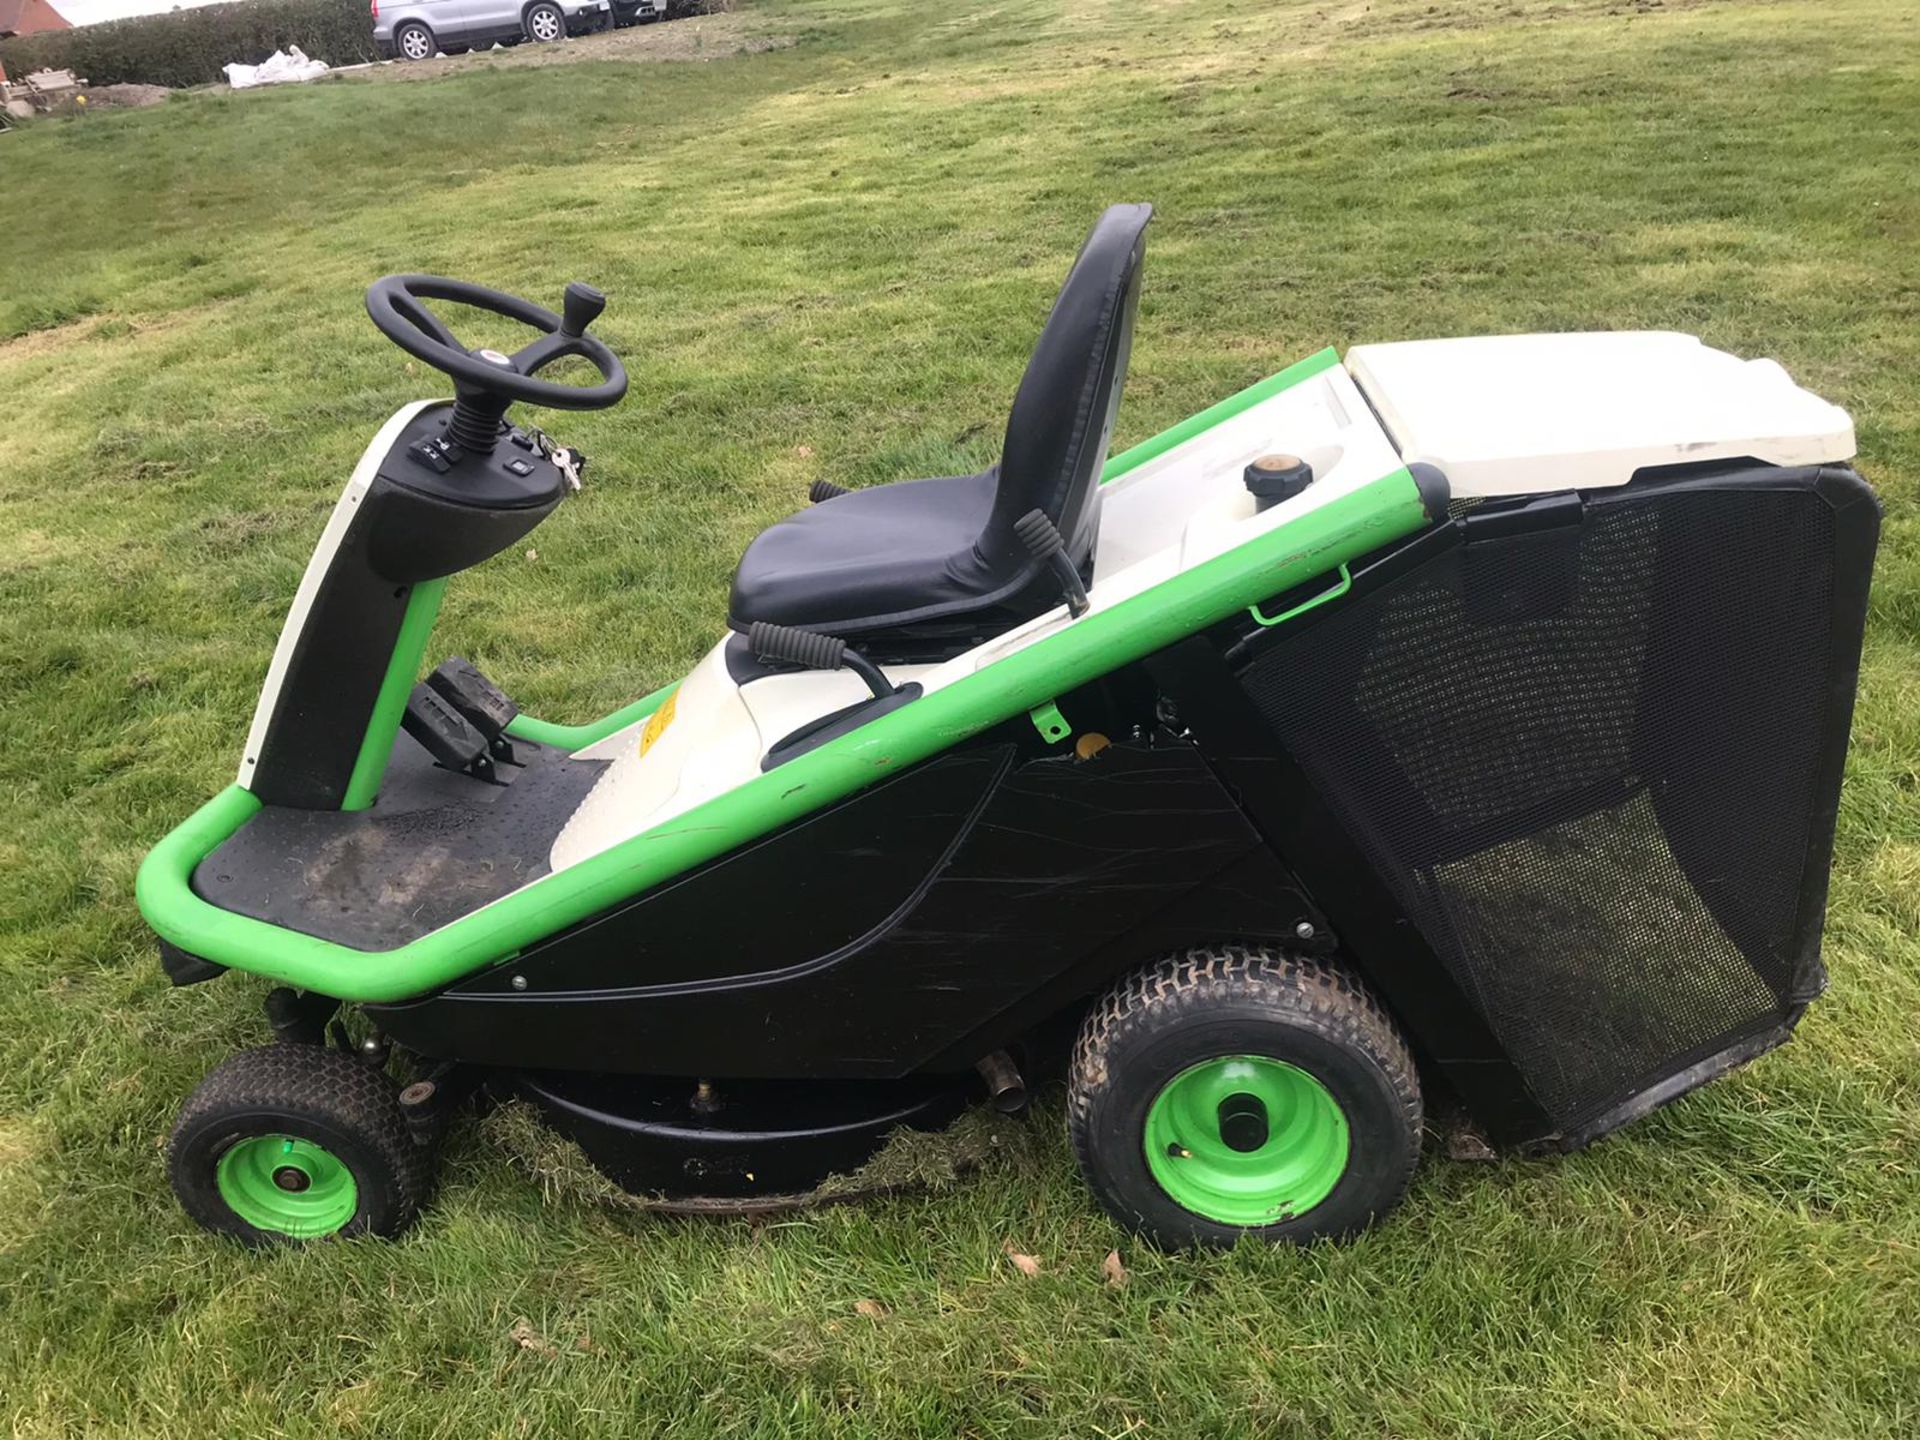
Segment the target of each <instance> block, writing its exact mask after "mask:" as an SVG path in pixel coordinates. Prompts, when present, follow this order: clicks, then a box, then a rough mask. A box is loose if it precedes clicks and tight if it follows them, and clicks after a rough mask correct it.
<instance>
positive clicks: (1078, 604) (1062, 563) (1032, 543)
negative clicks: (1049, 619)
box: [1013, 510, 1091, 620]
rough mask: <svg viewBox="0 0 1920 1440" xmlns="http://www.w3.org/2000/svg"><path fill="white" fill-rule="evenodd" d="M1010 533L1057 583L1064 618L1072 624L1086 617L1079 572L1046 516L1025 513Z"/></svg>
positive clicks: (1085, 604) (1041, 513)
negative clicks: (1063, 597)
mask: <svg viewBox="0 0 1920 1440" xmlns="http://www.w3.org/2000/svg"><path fill="white" fill-rule="evenodd" d="M1013 533H1014V534H1016V535H1018V536H1019V537H1020V543H1021V544H1022V545H1025V546H1026V547H1027V550H1028V552H1029V553H1030V554H1031V555H1032V556H1033V558H1034V559H1036V560H1039V561H1042V562H1044V563H1045V564H1046V567H1047V568H1048V569H1049V570H1051V571H1053V578H1054V579H1056V580H1058V581H1059V582H1060V590H1061V593H1062V594H1063V595H1064V596H1065V597H1066V601H1067V614H1069V615H1071V616H1072V617H1073V618H1074V619H1075V620H1078V619H1079V618H1080V617H1081V616H1082V615H1084V614H1086V613H1087V610H1088V609H1089V608H1090V604H1091V602H1089V601H1088V599H1087V587H1086V586H1085V585H1083V584H1081V583H1080V572H1079V571H1078V570H1076V569H1075V568H1074V565H1073V561H1072V560H1071V559H1069V558H1068V556H1067V542H1066V541H1064V540H1062V539H1061V538H1060V531H1059V529H1058V528H1056V527H1055V525H1054V523H1053V521H1051V520H1049V519H1048V518H1047V512H1046V511H1044V510H1029V511H1028V512H1027V513H1026V514H1024V515H1022V516H1021V517H1020V518H1019V519H1018V520H1016V521H1014V522H1013Z"/></svg>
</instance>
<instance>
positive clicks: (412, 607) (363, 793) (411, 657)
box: [340, 580, 447, 810]
mask: <svg viewBox="0 0 1920 1440" xmlns="http://www.w3.org/2000/svg"><path fill="white" fill-rule="evenodd" d="M446 593H447V582H446V581H445V580H422V581H421V582H420V583H419V584H418V585H415V586H414V587H413V593H412V594H411V595H409V596H407V613H406V614H405V615H403V616H401V617H400V633H399V634H398V635H397V636H395V637H394V641H393V654H392V655H391V656H390V657H389V658H388V660H387V675H386V678H385V679H384V680H382V681H381V682H380V693H379V694H378V695H376V696H375V697H374V701H373V714H372V715H371V716H370V717H369V718H368V720H367V733H366V737H365V738H364V739H363V740H361V742H360V753H359V754H358V755H357V756H355V757H354V762H353V774H352V775H350V776H349V777H348V778H347V793H346V795H345V796H344V797H343V798H342V799H341V801H340V808H341V809H342V810H365V809H367V808H369V807H370V806H371V805H372V804H373V802H374V799H375V797H376V796H378V795H379V793H380V777H381V776H383V775H385V774H386V773H387V762H388V761H389V760H391V759H392V758H393V742H394V741H395V740H397V739H399V738H400V717H401V716H402V715H404V714H406V711H407V697H408V696H410V695H412V694H413V682H414V678H415V677H416V676H418V675H419V673H420V660H421V658H422V657H423V656H424V655H425V654H426V653H427V638H428V637H429V636H430V635H432V634H433V622H434V621H435V620H436V619H438V618H439V616H440V600H441V597H442V596H444V595H445V594H446Z"/></svg>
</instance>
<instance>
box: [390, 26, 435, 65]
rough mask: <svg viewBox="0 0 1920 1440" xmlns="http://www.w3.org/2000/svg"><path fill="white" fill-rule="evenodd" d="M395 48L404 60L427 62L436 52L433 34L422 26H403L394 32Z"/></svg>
mask: <svg viewBox="0 0 1920 1440" xmlns="http://www.w3.org/2000/svg"><path fill="white" fill-rule="evenodd" d="M393 48H394V49H396V50H398V51H399V52H400V58H401V59H403V60H425V59H428V58H429V57H431V56H432V54H433V51H434V43H433V32H432V31H431V30H429V29H427V27H426V26H424V25H420V24H407V25H402V26H401V27H400V28H399V29H398V30H395V31H394V32H393Z"/></svg>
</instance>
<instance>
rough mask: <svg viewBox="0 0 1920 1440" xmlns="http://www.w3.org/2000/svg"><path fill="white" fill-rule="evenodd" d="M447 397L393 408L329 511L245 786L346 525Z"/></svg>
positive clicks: (297, 599)
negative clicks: (402, 446)
mask: <svg viewBox="0 0 1920 1440" xmlns="http://www.w3.org/2000/svg"><path fill="white" fill-rule="evenodd" d="M445 403H446V402H445V401H444V400H416V401H415V402H414V403H413V404H411V405H402V406H401V407H400V408H399V409H398V410H396V411H395V412H394V413H393V417H392V418H391V419H390V420H388V421H387V423H386V424H384V425H382V426H381V427H380V433H379V434H377V435H375V436H374V437H373V443H372V444H371V445H369V446H367V448H366V450H365V451H364V452H362V454H361V456H360V460H359V463H357V464H356V465H355V466H354V467H353V474H351V475H349V476H348V477H347V483H346V488H344V489H343V490H341V492H340V498H339V499H338V500H336V501H334V502H333V513H332V514H330V515H329V516H327V524H326V528H325V529H324V530H322V531H321V532H320V543H319V544H318V545H316V546H315V547H314V550H313V557H312V558H311V559H309V560H308V561H307V568H306V572H305V573H304V574H302V575H301V577H300V588H299V589H298V590H296V591H295V592H294V596H293V608H292V609H291V610H289V611H288V612H287V618H286V622H285V623H284V624H283V625H281V627H280V639H279V641H278V643H277V644H275V645H274V647H273V660H272V662H271V663H270V664H268V666H267V682H266V684H265V685H263V686H261V687H260V700H259V703H258V704H256V705H255V706H254V707H253V724H252V725H250V726H249V727H248V728H247V748H246V749H245V751H243V752H242V753H241V757H240V776H239V784H240V787H241V788H242V789H251V788H252V787H253V772H254V770H255V768H256V767H258V765H259V763H260V749H261V747H262V746H263V745H265V744H266V743H267V726H268V725H270V724H271V723H272V721H273V712H274V710H275V708H276V707H278V705H279V704H280V687H281V686H282V685H283V684H285V683H286V678H287V667H288V666H289V665H291V664H292V663H293V652H294V649H295V647H297V646H298V645H299V643H300V635H301V632H302V631H304V630H305V629H306V628H307V613H308V611H310V610H312V609H313V602H314V599H315V597H316V596H318V595H319V593H320V582H321V581H323V580H325V579H326V578H327V571H328V570H329V569H330V568H331V567H332V565H333V557H334V555H335V554H336V553H337V552H338V551H339V549H340V542H341V541H343V540H345V539H346V538H347V530H348V528H349V527H350V526H351V525H352V524H353V521H354V518H355V517H356V516H357V515H359V513H360V502H361V501H362V500H364V499H366V497H367V491H368V489H369V488H371V486H372V485H373V477H374V475H375V474H377V473H378V472H379V469H380V462H381V461H382V460H384V459H386V458H387V452H388V451H389V450H391V449H392V448H393V444H394V441H396V440H398V439H399V438H400V432H401V431H402V430H404V429H406V427H407V426H408V425H410V424H412V423H413V417H414V416H416V415H418V414H419V413H420V412H421V411H422V410H424V409H426V408H427V407H428V406H429V405H444V404H445Z"/></svg>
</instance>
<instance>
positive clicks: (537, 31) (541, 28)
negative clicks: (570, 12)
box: [526, 0, 567, 44]
mask: <svg viewBox="0 0 1920 1440" xmlns="http://www.w3.org/2000/svg"><path fill="white" fill-rule="evenodd" d="M526 26H527V34H528V35H529V36H530V37H531V38H533V39H535V40H538V41H540V42H541V43H542V44H545V43H547V42H548V41H552V40H558V39H560V38H561V37H562V36H564V35H565V34H566V33H567V17H566V16H564V15H562V14H561V13H560V7H559V6H558V5H553V4H549V3H547V0H541V3H540V4H538V5H530V6H528V7H527V18H526Z"/></svg>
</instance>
